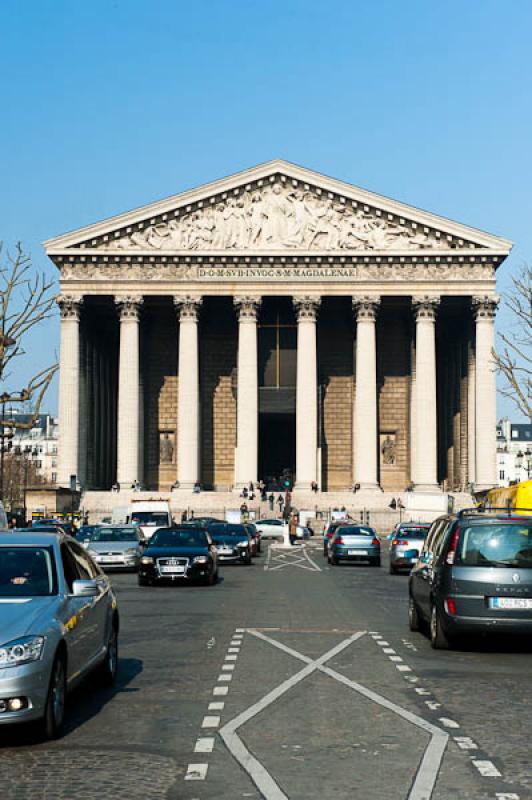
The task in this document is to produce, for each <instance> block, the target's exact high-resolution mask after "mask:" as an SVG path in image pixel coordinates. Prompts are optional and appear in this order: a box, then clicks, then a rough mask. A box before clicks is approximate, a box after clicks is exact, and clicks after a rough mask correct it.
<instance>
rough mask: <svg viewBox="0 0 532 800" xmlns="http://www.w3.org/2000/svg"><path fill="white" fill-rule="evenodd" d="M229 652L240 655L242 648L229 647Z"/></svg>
mask: <svg viewBox="0 0 532 800" xmlns="http://www.w3.org/2000/svg"><path fill="white" fill-rule="evenodd" d="M227 652H228V653H240V647H229V648H228V650H227Z"/></svg>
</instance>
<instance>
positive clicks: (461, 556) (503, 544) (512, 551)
mask: <svg viewBox="0 0 532 800" xmlns="http://www.w3.org/2000/svg"><path fill="white" fill-rule="evenodd" d="M455 563H460V564H462V565H463V566H468V567H528V568H532V524H530V523H528V524H522V523H516V524H508V523H505V524H502V525H493V524H489V525H471V527H468V528H463V530H462V534H461V536H460V540H459V544H458V552H457V560H456V562H455Z"/></svg>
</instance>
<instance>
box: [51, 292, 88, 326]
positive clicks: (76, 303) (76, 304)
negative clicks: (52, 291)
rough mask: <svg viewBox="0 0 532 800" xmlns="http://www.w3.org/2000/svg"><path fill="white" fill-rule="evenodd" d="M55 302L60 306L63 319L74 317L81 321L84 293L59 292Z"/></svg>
mask: <svg viewBox="0 0 532 800" xmlns="http://www.w3.org/2000/svg"><path fill="white" fill-rule="evenodd" d="M55 302H56V303H57V305H58V306H59V313H60V314H61V319H73V320H75V321H76V322H79V315H80V311H81V306H82V304H83V295H80V294H77V295H74V294H59V295H57V297H56V298H55Z"/></svg>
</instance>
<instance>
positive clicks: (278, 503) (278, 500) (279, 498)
mask: <svg viewBox="0 0 532 800" xmlns="http://www.w3.org/2000/svg"><path fill="white" fill-rule="evenodd" d="M277 505H278V506H279V514H281V513H282V511H283V506H284V498H283V496H282V494H280V495H279V497H278V498H277Z"/></svg>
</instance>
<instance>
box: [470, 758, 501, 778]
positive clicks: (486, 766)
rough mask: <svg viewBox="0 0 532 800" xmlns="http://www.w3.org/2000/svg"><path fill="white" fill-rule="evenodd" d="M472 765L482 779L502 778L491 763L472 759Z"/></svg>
mask: <svg viewBox="0 0 532 800" xmlns="http://www.w3.org/2000/svg"><path fill="white" fill-rule="evenodd" d="M473 764H474V766H475V767H476V768H477V769H478V771H479V772H480V774H481V775H482V776H483V777H484V778H502V774H501V773H500V772H499V770H498V769H497V767H496V766H495V764H494V763H493V761H478V760H477V759H475V758H474V759H473Z"/></svg>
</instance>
